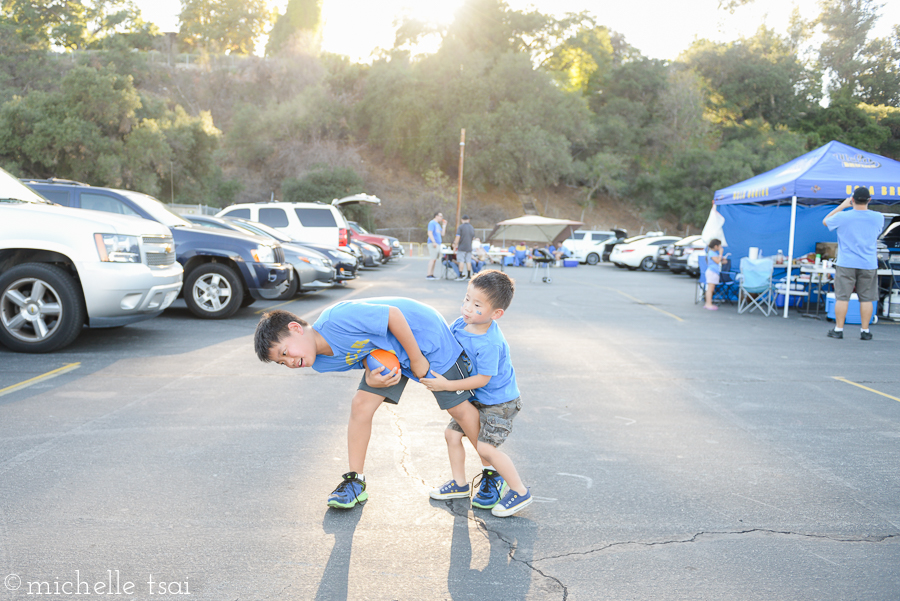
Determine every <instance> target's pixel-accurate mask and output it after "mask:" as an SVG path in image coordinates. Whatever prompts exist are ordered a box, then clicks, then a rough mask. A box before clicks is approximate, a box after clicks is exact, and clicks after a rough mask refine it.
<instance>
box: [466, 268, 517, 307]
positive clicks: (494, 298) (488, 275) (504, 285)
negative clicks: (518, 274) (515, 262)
mask: <svg viewBox="0 0 900 601" xmlns="http://www.w3.org/2000/svg"><path fill="white" fill-rule="evenodd" d="M472 285H473V286H475V288H477V289H478V290H482V291H484V293H485V294H486V295H487V298H488V302H490V303H491V308H493V309H503V310H504V311H506V310H507V309H508V308H509V304H510V303H511V302H512V299H513V294H515V292H516V284H515V282H513V279H512V278H511V277H509V276H508V275H506V274H505V273H503V272H502V271H497V270H496V269H487V270H483V271H479V272H478V273H476V274H475V276H474V277H473V278H472Z"/></svg>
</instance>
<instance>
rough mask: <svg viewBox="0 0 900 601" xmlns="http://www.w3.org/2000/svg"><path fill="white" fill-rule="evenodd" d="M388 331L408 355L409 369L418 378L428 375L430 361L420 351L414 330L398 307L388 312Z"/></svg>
mask: <svg viewBox="0 0 900 601" xmlns="http://www.w3.org/2000/svg"><path fill="white" fill-rule="evenodd" d="M388 331H389V332H390V333H391V334H393V335H394V337H395V338H396V339H397V342H399V343H400V346H402V347H403V350H405V351H406V355H407V356H408V357H409V368H410V370H412V372H413V373H414V374H415V376H416V377H417V378H422V377H425V376H427V375H428V367H429V363H428V359H426V358H425V355H423V354H422V351H421V350H420V349H419V343H418V342H416V337H415V336H414V335H413V332H412V328H410V327H409V323H408V322H407V321H406V318H405V317H404V316H403V312H402V311H401V310H400V309H398V308H397V307H391V308H390V310H389V312H388Z"/></svg>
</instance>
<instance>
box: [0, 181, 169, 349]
mask: <svg viewBox="0 0 900 601" xmlns="http://www.w3.org/2000/svg"><path fill="white" fill-rule="evenodd" d="M183 273H184V270H183V269H182V267H181V265H180V264H178V263H177V262H176V261H175V244H174V242H173V240H172V234H171V232H169V230H168V229H167V228H165V227H163V226H162V225H160V224H158V223H153V222H150V221H146V220H144V219H138V218H136V217H126V216H121V215H105V214H102V213H89V212H87V211H78V210H75V209H69V208H65V207H61V206H58V205H56V204H54V203H52V202H50V201H49V200H47V199H45V198H43V197H42V196H40V195H39V194H37V193H36V192H34V191H33V190H31V189H29V188H27V187H26V186H24V185H23V184H22V183H21V182H20V181H19V180H17V179H16V178H15V177H13V176H12V175H11V174H9V173H7V172H6V171H4V170H2V169H0V343H2V344H3V345H4V346H6V347H7V348H9V349H10V350H12V351H16V352H21V353H48V352H51V351H56V350H59V349H61V348H63V347H65V346H67V345H69V344H71V343H72V342H73V341H74V340H75V339H76V338H77V337H78V335H79V334H80V333H81V331H82V329H83V328H84V326H88V327H91V328H107V327H116V326H122V325H126V324H130V323H135V322H139V321H143V320H145V319H150V318H152V317H155V316H157V315H159V314H160V313H162V312H163V310H164V309H165V308H166V307H168V306H169V305H171V304H172V302H173V301H174V300H175V298H176V297H177V296H178V292H179V290H181V285H182V277H183Z"/></svg>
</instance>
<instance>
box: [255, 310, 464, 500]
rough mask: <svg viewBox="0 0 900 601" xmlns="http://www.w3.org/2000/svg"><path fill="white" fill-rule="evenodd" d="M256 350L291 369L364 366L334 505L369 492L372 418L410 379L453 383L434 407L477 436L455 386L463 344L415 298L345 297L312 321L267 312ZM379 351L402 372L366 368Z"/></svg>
mask: <svg viewBox="0 0 900 601" xmlns="http://www.w3.org/2000/svg"><path fill="white" fill-rule="evenodd" d="M254 347H255V350H256V355H257V356H258V357H259V359H260V360H261V361H264V362H272V363H278V364H279V365H284V366H285V367H289V368H292V369H298V368H303V367H311V368H312V369H313V370H314V371H316V372H320V373H322V372H329V371H346V370H349V369H363V370H365V373H364V374H363V377H362V379H361V380H360V382H359V389H358V390H357V391H356V394H355V395H353V400H352V401H351V405H350V422H349V424H348V425H347V454H348V458H349V467H350V471H349V472H347V473H346V474H344V475H343V476H342V477H341V483H340V484H339V485H338V487H337V488H336V489H334V492H332V493H331V495H330V496H329V497H328V505H330V506H331V507H340V508H343V509H349V508H351V507H353V506H354V505H356V504H357V503H361V502H363V501H365V500H366V499H367V498H368V497H369V493H367V492H366V479H365V475H364V473H363V469H364V467H365V462H366V451H367V449H368V446H369V439H370V438H371V436H372V418H373V416H374V415H375V411H376V410H377V409H378V408H379V407H380V406H381V403H382V402H388V403H393V404H397V403H398V402H399V401H400V395H401V394H402V393H403V389H404V388H405V387H406V382H407V381H408V380H409V379H414V380H418V378H419V377H422V376H425V375H426V374H428V372H429V370H431V371H432V373H434V372H437V373H439V374H442V377H443V378H444V379H445V380H448V381H450V382H448V384H447V386H446V388H444V389H443V391H441V392H437V391H435V392H434V397H435V399H437V403H438V406H440V408H441V409H444V410H445V411H447V412H448V413H449V414H450V415H451V416H452V417H453V419H454V420H455V421H456V422H458V423H459V424H460V425H461V426H462V428H463V430H464V431H465V432H467V433H470V434H471V435H472V436H475V435H477V433H478V410H477V409H475V407H474V406H473V405H472V404H471V403H469V401H468V399H469V397H470V396H471V392H469V391H468V390H464V389H462V388H461V387H460V386H456V385H454V384H453V383H452V381H456V380H462V379H463V378H465V377H466V374H467V371H466V370H467V365H466V362H465V354H464V353H463V351H462V347H461V346H460V345H459V343H458V342H457V341H456V339H455V338H454V337H453V334H451V333H450V329H449V328H448V327H447V322H445V321H444V318H443V317H441V314H440V313H438V312H437V311H436V310H435V309H433V308H432V307H429V306H428V305H424V304H422V303H420V302H418V301H414V300H412V299H409V298H399V297H384V298H370V299H364V300H351V301H342V302H339V303H336V304H334V305H332V306H331V307H328V308H327V309H325V310H324V311H323V312H322V314H321V315H320V316H319V318H318V319H317V320H316V322H315V323H314V324H312V325H311V326H310V325H309V324H308V323H307V322H305V321H303V320H302V319H300V318H299V317H297V316H296V315H294V314H292V313H289V312H287V311H281V310H276V311H270V312H269V313H266V314H264V315H263V316H262V319H261V320H260V322H259V324H258V325H257V326H256V334H255V336H254ZM379 348H380V349H384V350H387V351H391V352H393V353H394V354H395V355H397V359H398V360H399V361H400V370H399V371H397V370H396V369H392V370H390V371H389V372H387V371H384V372H383V373H379V371H383V370H382V368H379V369H378V370H371V371H369V370H367V369H365V363H364V359H365V358H366V356H367V355H368V354H369V353H370V352H372V351H373V350H375V349H379Z"/></svg>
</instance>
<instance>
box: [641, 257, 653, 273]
mask: <svg viewBox="0 0 900 601" xmlns="http://www.w3.org/2000/svg"><path fill="white" fill-rule="evenodd" d="M641 269H643V270H644V271H653V270H654V269H656V261H654V260H653V257H644V260H643V261H641Z"/></svg>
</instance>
